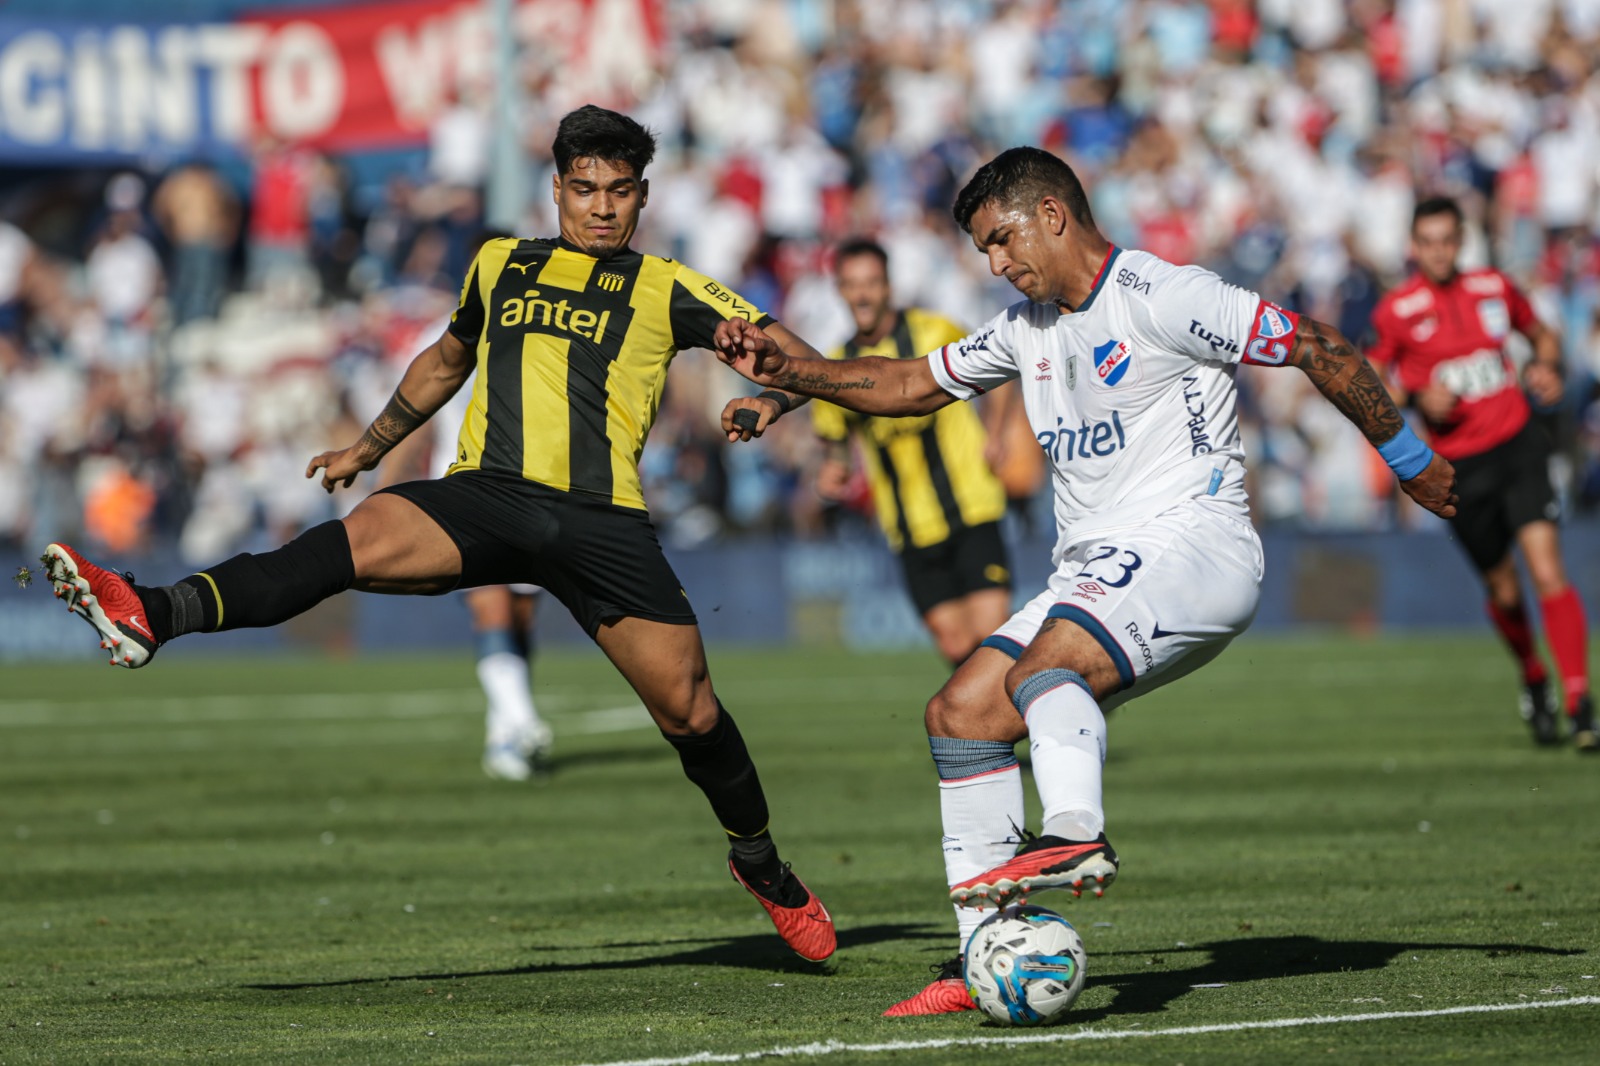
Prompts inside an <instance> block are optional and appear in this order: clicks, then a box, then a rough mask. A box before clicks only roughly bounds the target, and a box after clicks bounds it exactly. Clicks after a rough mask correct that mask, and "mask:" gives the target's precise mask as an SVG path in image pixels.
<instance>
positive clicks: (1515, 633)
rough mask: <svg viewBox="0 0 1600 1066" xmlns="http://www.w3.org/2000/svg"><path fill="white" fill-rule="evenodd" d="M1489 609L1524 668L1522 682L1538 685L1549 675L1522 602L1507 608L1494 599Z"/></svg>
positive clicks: (1491, 619) (1491, 618) (1495, 625)
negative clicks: (1534, 642)
mask: <svg viewBox="0 0 1600 1066" xmlns="http://www.w3.org/2000/svg"><path fill="white" fill-rule="evenodd" d="M1488 611H1489V620H1490V621H1492V622H1493V623H1494V627H1495V628H1496V629H1498V630H1499V631H1500V637H1501V639H1502V640H1504V641H1505V642H1506V647H1508V648H1510V649H1511V654H1512V656H1513V657H1514V658H1515V659H1516V660H1517V665H1518V666H1519V667H1521V669H1522V683H1523V684H1525V685H1537V684H1540V683H1542V682H1543V681H1545V680H1546V678H1547V677H1548V676H1549V675H1548V674H1546V673H1545V668H1544V660H1543V659H1540V658H1539V652H1538V650H1537V649H1536V648H1535V647H1534V644H1533V626H1532V625H1531V624H1530V623H1529V621H1528V612H1527V611H1525V610H1523V609H1522V606H1521V605H1520V604H1519V605H1518V606H1516V607H1512V608H1505V607H1500V606H1498V605H1497V604H1495V602H1494V601H1493V600H1490V601H1489V604H1488Z"/></svg>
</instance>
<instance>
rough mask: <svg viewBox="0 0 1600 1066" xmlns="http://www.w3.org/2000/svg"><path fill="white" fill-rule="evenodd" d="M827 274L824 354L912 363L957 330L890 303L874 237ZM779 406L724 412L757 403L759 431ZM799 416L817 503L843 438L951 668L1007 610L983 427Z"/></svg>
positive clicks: (829, 492)
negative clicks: (818, 452)
mask: <svg viewBox="0 0 1600 1066" xmlns="http://www.w3.org/2000/svg"><path fill="white" fill-rule="evenodd" d="M834 278H835V280H836V282H837V284H838V289H839V295H840V296H841V297H843V298H844V302H845V303H846V304H847V305H848V306H849V308H850V314H851V315H852V316H853V317H854V318H855V324H856V332H855V336H853V337H852V338H850V340H849V341H847V342H846V343H845V344H844V346H843V347H840V348H835V349H834V350H833V351H831V352H829V353H828V358H829V359H855V358H859V357H861V356H869V355H870V356H882V357H884V358H887V359H917V358H920V357H921V356H922V355H923V354H925V353H926V352H929V351H932V350H933V349H934V348H937V347H939V346H940V345H942V344H946V343H948V342H950V341H954V340H959V339H961V337H962V336H964V335H965V334H966V330H964V329H962V328H961V327H959V326H957V325H956V324H955V323H953V322H951V321H950V320H949V319H947V318H943V317H941V316H939V315H936V314H934V313H933V312H931V311H924V310H922V309H921V308H917V307H909V308H904V309H901V308H897V307H895V306H894V303H893V299H892V294H891V292H890V288H889V256H888V253H887V252H885V251H884V250H883V248H882V246H881V245H879V244H878V243H877V242H876V241H872V240H868V239H864V238H863V239H858V240H853V241H849V242H846V243H845V244H842V245H840V246H839V248H838V250H837V251H836V252H835V253H834ZM782 405H783V399H782V396H781V394H778V395H777V396H776V398H768V399H765V400H757V399H748V400H735V401H733V403H732V405H731V408H730V410H729V411H728V412H727V413H728V416H729V417H731V416H732V410H735V409H738V408H742V407H749V408H751V409H754V410H757V411H758V412H761V409H762V408H763V407H766V408H768V410H767V411H766V412H761V413H767V414H769V415H770V417H769V418H768V419H767V421H766V422H765V423H758V425H759V426H761V427H762V429H764V428H765V426H766V425H770V424H771V422H772V421H773V420H774V419H776V418H777V417H778V416H779V415H781V414H782V413H783V409H784V408H783V406H782ZM996 407H997V408H998V405H996ZM811 416H812V422H813V424H814V426H815V428H816V431H817V435H818V436H819V437H821V438H822V439H823V440H824V441H825V442H826V445H827V456H826V458H825V459H824V460H823V462H822V465H821V466H820V467H819V468H818V469H817V492H818V493H819V494H820V495H821V496H823V497H824V498H825V499H830V500H843V499H845V498H847V496H848V495H849V491H850V480H851V449H850V442H851V440H852V438H853V439H854V440H855V442H856V443H857V444H859V445H860V448H861V454H862V456H863V458H864V459H865V462H866V471H867V480H868V482H869V483H870V485H871V486H872V502H873V505H874V507H875V508H876V509H877V512H878V522H879V524H880V525H881V526H882V527H883V533H884V536H886V537H887V538H888V539H889V547H890V548H892V549H893V550H894V552H895V553H896V554H897V555H898V556H899V557H900V565H901V567H902V569H903V571H904V573H905V581H906V591H908V592H909V593H910V594H911V602H912V603H913V604H915V605H916V608H917V613H918V614H919V615H921V616H922V621H923V624H924V625H926V626H927V627H928V632H929V633H930V634H931V635H932V636H933V642H934V644H935V646H937V647H938V649H939V654H940V655H943V656H944V657H945V658H946V659H948V660H949V661H950V664H951V665H952V666H959V665H961V663H963V662H965V661H966V658H967V656H969V655H971V654H972V653H973V652H974V651H976V650H977V647H978V645H979V644H980V643H982V641H983V639H984V638H985V637H987V636H988V635H989V634H990V633H992V632H994V631H995V629H997V628H998V627H999V625H1000V623H1002V622H1004V621H1005V620H1006V618H1007V616H1009V615H1010V614H1011V562H1010V559H1009V558H1008V557H1007V554H1006V546H1005V541H1004V540H1003V539H1002V538H1001V536H1000V519H1001V517H1002V516H1003V515H1004V514H1005V511H1006V491H1005V488H1004V487H1003V486H1002V485H1001V484H1000V481H999V480H998V479H997V478H996V477H995V475H994V473H993V472H992V471H991V470H990V469H989V464H988V462H987V461H986V459H985V451H986V446H987V443H988V440H989V434H987V433H986V432H985V430H984V426H983V423H982V422H980V421H979V420H978V416H977V415H976V414H974V413H973V411H972V410H971V408H968V407H966V406H960V405H958V406H951V407H946V408H945V409H944V410H942V411H939V412H937V413H935V414H931V415H927V416H925V417H922V418H873V417H871V416H863V415H858V414H856V413H855V412H854V411H850V410H847V409H845V408H843V407H838V406H836V405H834V404H831V403H820V402H819V403H817V404H816V405H815V406H814V407H812V409H811ZM997 436H998V434H997Z"/></svg>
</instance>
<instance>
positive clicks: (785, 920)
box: [595, 618, 836, 962]
mask: <svg viewBox="0 0 1600 1066" xmlns="http://www.w3.org/2000/svg"><path fill="white" fill-rule="evenodd" d="M595 640H596V642H597V643H598V644H599V645H600V647H601V649H602V650H603V651H604V652H605V653H606V655H607V656H608V657H609V658H610V659H611V661H612V662H613V663H614V664H615V665H616V667H617V669H618V670H620V671H621V672H622V676H623V677H625V678H627V679H628V683H629V684H630V685H632V686H633V690H634V691H635V692H637V693H638V694H639V698H640V699H641V700H643V701H644V705H645V708H646V710H648V711H649V712H650V715H651V717H652V718H654V719H655V721H656V725H657V726H659V727H660V729H661V733H662V736H664V737H665V738H666V740H667V742H668V743H669V744H671V745H672V746H673V748H674V749H676V750H677V752H678V759H679V761H681V762H682V764H683V772H684V775H685V776H687V777H688V778H689V780H690V781H692V782H694V784H695V785H696V786H697V787H698V788H699V789H700V791H701V792H703V793H704V794H705V797H706V799H707V800H708V801H709V802H710V804H711V811H712V813H713V814H714V815H715V816H716V818H717V821H718V823H720V824H721V826H722V828H723V831H724V832H725V833H726V834H727V838H728V842H729V844H730V845H731V847H730V850H729V852H728V870H729V872H730V873H731V874H732V875H733V879H734V881H736V882H737V883H738V884H739V885H740V886H742V887H743V888H744V889H745V890H747V891H748V892H749V893H750V894H751V895H753V896H755V897H756V899H757V900H758V901H759V902H760V903H761V906H762V908H763V909H765V910H766V912H767V916H768V917H770V918H771V919H772V924H773V925H774V926H775V927H776V928H777V930H778V935H779V936H781V937H783V940H784V943H786V944H788V945H789V947H790V948H792V949H793V950H794V952H795V954H797V955H799V956H800V957H801V958H803V959H806V960H808V961H810V962H821V961H822V960H823V959H826V958H828V956H830V955H832V954H833V951H834V948H835V946H836V939H835V935H834V929H833V918H832V917H831V916H830V915H829V914H828V909H827V908H826V907H824V906H823V905H822V901H821V900H820V899H818V898H817V897H816V895H815V894H813V893H812V892H811V890H810V889H809V888H807V887H806V885H805V882H803V881H801V880H800V877H799V875H797V874H796V873H795V872H794V871H793V870H792V869H790V866H789V864H788V863H786V862H784V861H783V860H782V859H781V858H780V857H779V855H778V848H777V845H776V844H775V843H774V842H773V839H772V834H771V833H770V831H769V829H768V825H767V821H768V816H767V797H766V793H765V792H763V791H762V788H761V779H760V778H759V777H758V776H757V774H756V766H755V762H754V761H753V760H752V759H751V758H750V752H749V750H748V749H747V748H746V747H745V743H744V737H743V735H741V734H740V732H739V727H738V725H737V724H735V723H734V720H733V716H732V715H730V714H728V712H727V711H726V710H725V709H724V708H723V706H722V702H721V701H720V700H718V699H717V697H716V694H715V693H714V692H713V691H712V689H711V680H710V676H709V673H708V671H707V668H706V662H705V648H704V647H703V646H702V645H701V643H700V630H699V628H698V627H697V626H692V625H671V624H667V623H663V622H654V621H649V620H647V619H643V618H623V619H621V620H620V621H618V622H615V623H613V624H610V625H607V626H603V627H601V629H600V631H599V632H598V633H597V634H596V635H595Z"/></svg>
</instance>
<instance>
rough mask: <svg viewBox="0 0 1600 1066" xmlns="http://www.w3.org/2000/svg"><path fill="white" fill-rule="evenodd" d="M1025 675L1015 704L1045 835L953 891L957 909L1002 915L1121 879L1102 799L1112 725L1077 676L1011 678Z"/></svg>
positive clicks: (1043, 673) (1058, 672) (1061, 672)
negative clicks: (1041, 894)
mask: <svg viewBox="0 0 1600 1066" xmlns="http://www.w3.org/2000/svg"><path fill="white" fill-rule="evenodd" d="M1019 673H1020V674H1024V675H1025V676H1024V677H1023V679H1022V680H1021V681H1020V683H1018V684H1016V685H1015V686H1014V687H1013V690H1012V701H1013V703H1014V704H1015V705H1016V708H1017V710H1018V712H1019V713H1021V714H1022V716H1023V720H1024V722H1025V723H1026V724H1027V727H1028V737H1029V740H1030V742H1031V746H1032V751H1033V775H1034V782H1035V783H1036V784H1037V785H1038V789H1039V800H1040V803H1041V804H1042V806H1043V807H1044V832H1043V833H1042V834H1041V835H1039V836H1031V835H1026V836H1025V839H1024V842H1023V844H1022V846H1021V847H1020V848H1018V849H1017V853H1016V855H1015V856H1014V857H1013V858H1011V859H1010V860H1008V861H1006V862H1004V863H1001V864H1000V865H998V866H996V867H994V868H992V869H990V870H986V871H984V872H983V873H981V874H979V875H977V876H976V877H972V878H969V879H968V880H966V881H964V882H962V883H960V884H958V885H954V886H952V887H951V889H950V899H951V902H953V903H955V904H957V905H958V906H963V907H990V906H993V907H997V908H998V907H1004V906H1007V905H1008V904H1010V903H1012V902H1015V901H1016V900H1017V899H1019V898H1021V899H1026V898H1027V896H1028V894H1029V893H1030V892H1037V891H1040V890H1042V889H1047V888H1067V889H1071V890H1072V894H1073V895H1074V896H1081V895H1082V894H1083V890H1084V889H1085V888H1088V889H1089V890H1091V891H1092V892H1093V893H1094V894H1095V895H1096V896H1099V895H1103V894H1104V892H1105V889H1106V886H1108V885H1110V884H1111V882H1112V881H1113V880H1115V878H1116V876H1117V868H1118V865H1119V863H1118V859H1117V853H1116V851H1115V849H1113V848H1112V847H1111V844H1110V842H1108V841H1107V840H1106V836H1105V808H1104V806H1103V801H1102V793H1101V784H1102V770H1103V767H1104V763H1105V735H1106V723H1105V716H1104V715H1103V714H1101V712H1100V705H1099V703H1098V702H1097V701H1096V700H1095V697H1094V694H1093V689H1092V688H1091V687H1090V683H1089V682H1088V681H1087V680H1085V678H1084V677H1083V676H1082V675H1081V674H1079V673H1077V672H1075V671H1073V670H1066V669H1061V668H1051V669H1045V670H1039V671H1037V672H1034V673H1032V674H1026V671H1018V670H1016V669H1014V670H1013V672H1012V674H1011V675H1009V676H1010V677H1016V676H1017V675H1018V674H1019Z"/></svg>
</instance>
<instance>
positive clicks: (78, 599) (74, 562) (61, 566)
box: [41, 544, 159, 670]
mask: <svg viewBox="0 0 1600 1066" xmlns="http://www.w3.org/2000/svg"><path fill="white" fill-rule="evenodd" d="M41 561H42V562H43V563H44V569H45V575H46V576H47V577H49V578H50V584H51V585H52V586H54V587H55V590H56V597H57V598H58V599H64V600H66V601H67V610H69V611H71V612H72V613H73V614H75V615H77V616H78V617H79V618H82V619H83V620H84V621H85V622H88V623H89V624H90V625H92V626H94V628H95V629H96V631H98V632H99V634H100V647H102V648H105V649H108V650H109V651H110V652H111V664H112V665H113V666H125V667H127V668H128V669H130V670H137V669H138V668H139V667H141V666H143V665H144V664H145V663H147V662H149V661H150V657H151V656H153V655H155V653H156V648H157V647H158V646H159V645H158V644H157V642H156V638H155V634H154V633H152V632H150V619H149V618H148V617H146V615H145V610H144V604H143V602H141V601H140V599H139V594H138V592H136V591H134V588H133V584H132V578H133V575H132V574H129V575H128V576H127V577H122V576H120V575H118V574H115V573H112V572H111V571H110V570H105V569H102V568H101V567H98V566H96V565H94V564H93V563H91V562H90V561H89V560H87V559H85V558H84V557H83V556H81V555H79V554H78V553H77V552H75V551H73V550H72V549H71V548H69V547H67V546H66V545H65V544H52V545H50V546H49V547H48V548H46V549H45V550H44V556H43V557H42V559H41Z"/></svg>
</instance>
